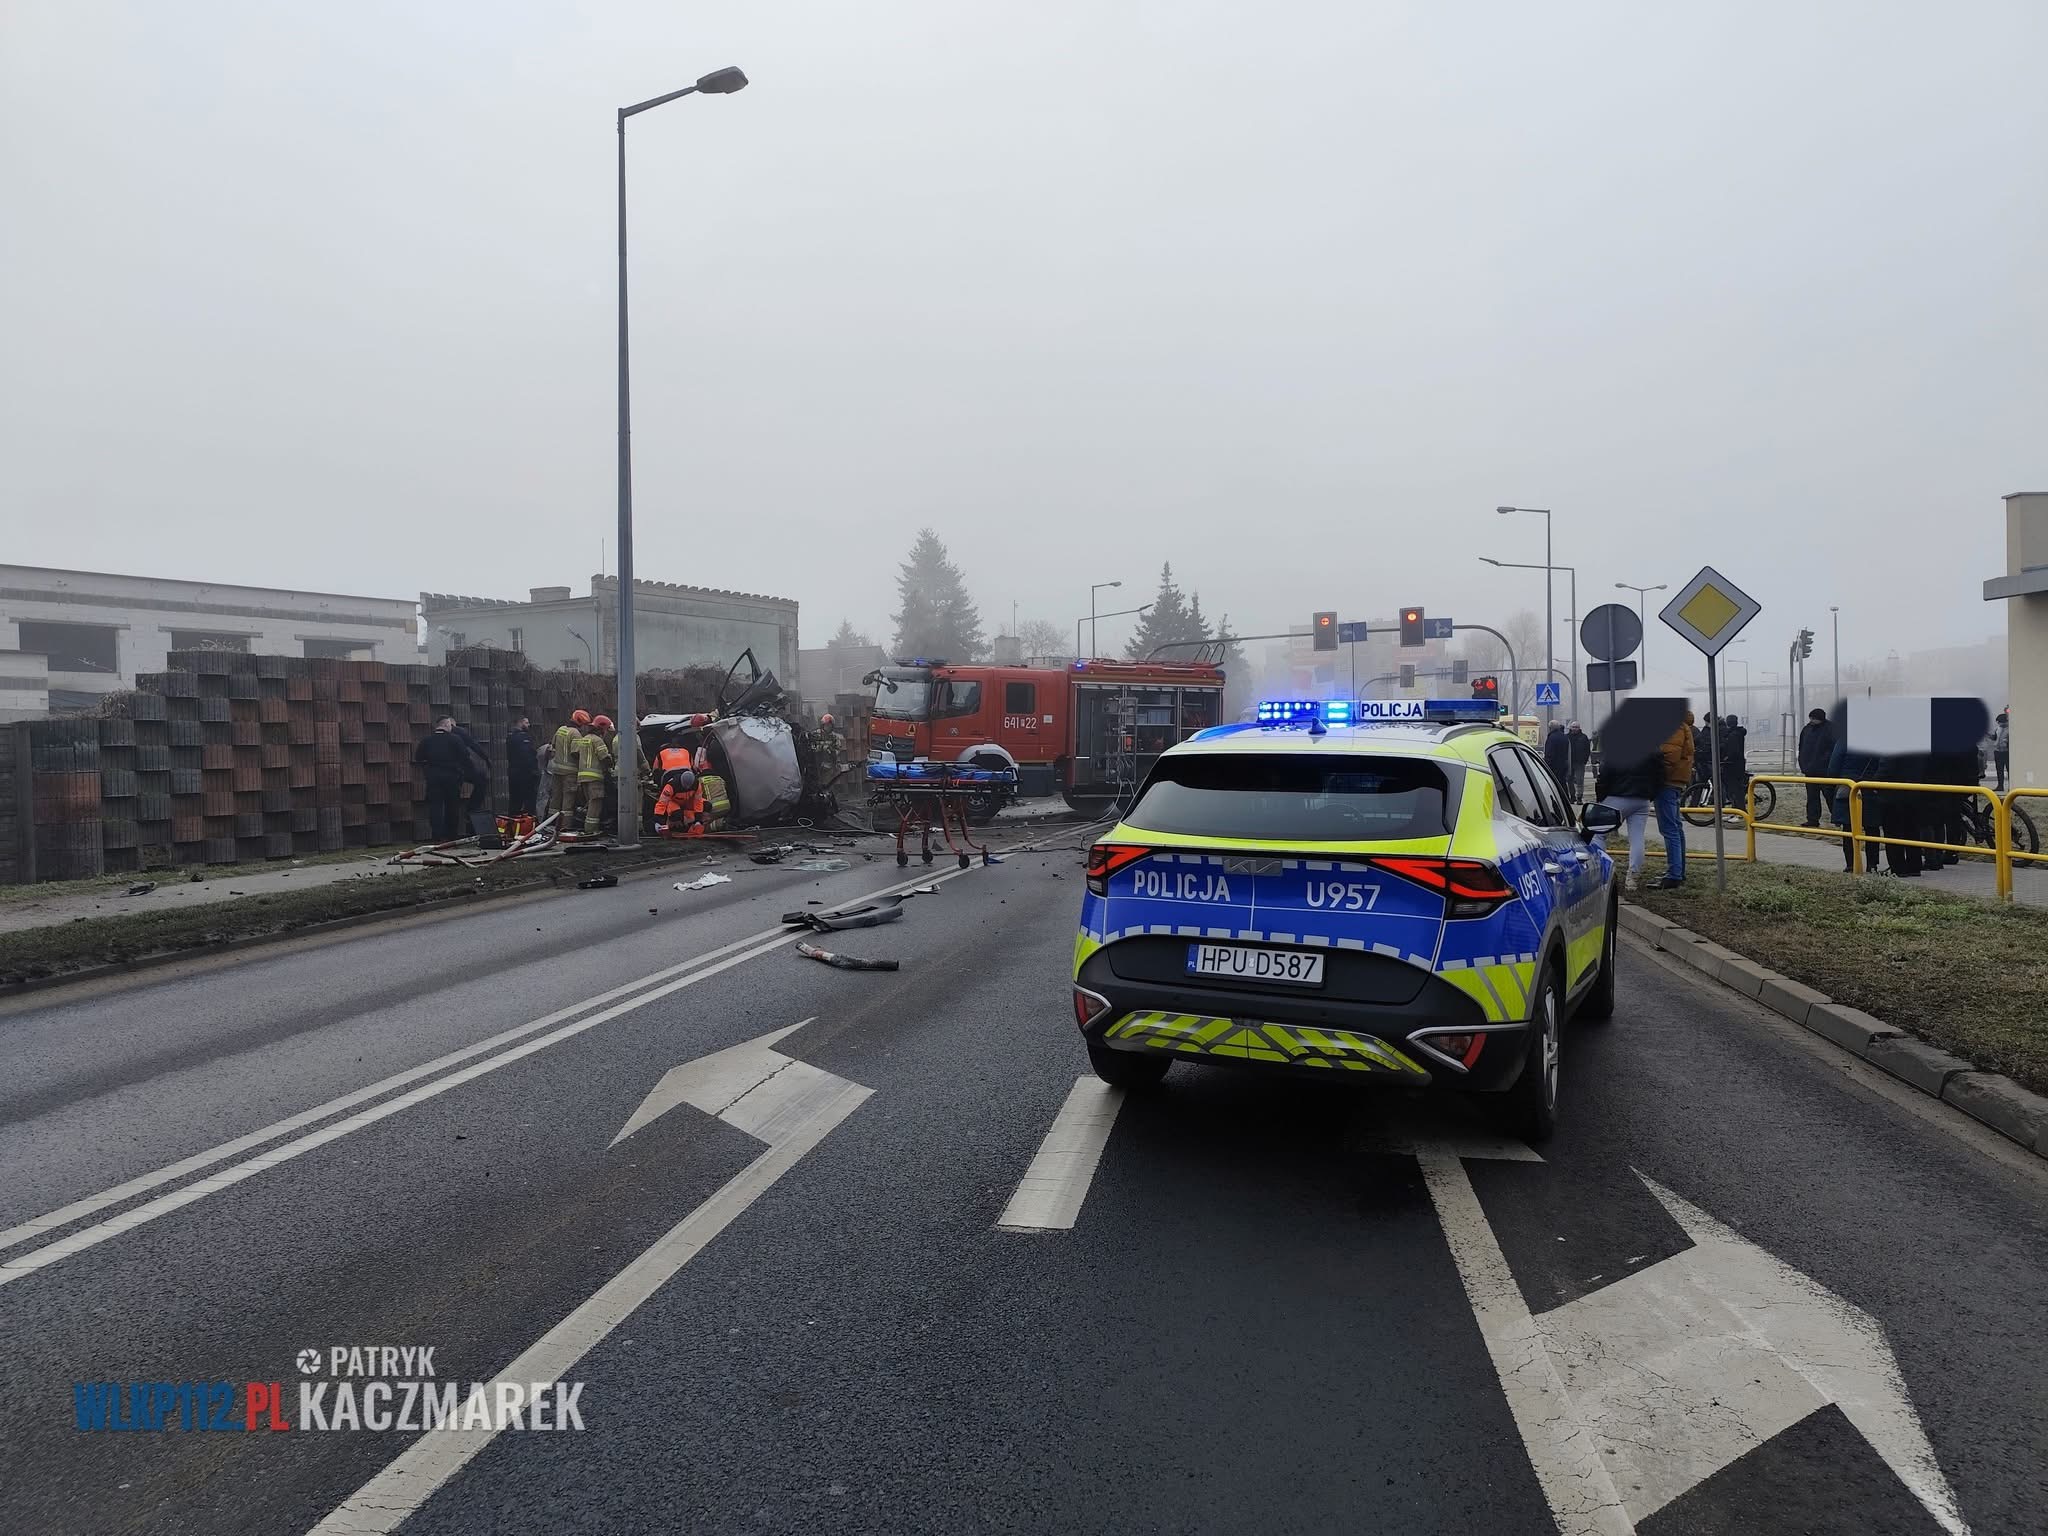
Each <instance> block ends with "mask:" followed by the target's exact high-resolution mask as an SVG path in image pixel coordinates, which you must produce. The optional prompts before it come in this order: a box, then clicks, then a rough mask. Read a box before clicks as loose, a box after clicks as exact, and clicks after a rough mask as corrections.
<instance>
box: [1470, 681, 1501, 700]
mask: <svg viewBox="0 0 2048 1536" xmlns="http://www.w3.org/2000/svg"><path fill="white" fill-rule="evenodd" d="M1472 697H1473V698H1475V699H1493V700H1495V701H1496V702H1497V701H1498V700H1499V698H1500V679H1499V678H1497V677H1475V678H1473V679H1472Z"/></svg>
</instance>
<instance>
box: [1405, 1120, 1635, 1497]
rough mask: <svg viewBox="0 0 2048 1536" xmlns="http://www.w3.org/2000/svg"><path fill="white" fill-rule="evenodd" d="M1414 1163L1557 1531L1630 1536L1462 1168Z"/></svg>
mask: <svg viewBox="0 0 2048 1536" xmlns="http://www.w3.org/2000/svg"><path fill="white" fill-rule="evenodd" d="M1415 1157H1416V1161H1417V1162H1418V1163H1420V1164H1421V1166H1422V1178H1423V1182H1424V1183H1425V1184H1426V1185H1427V1186H1428V1187H1429V1198H1430V1200H1431V1201H1432V1202H1433V1203H1434V1204H1435V1206H1436V1214H1437V1220H1438V1221H1440V1222H1442V1223H1443V1229H1444V1238H1445V1240H1446V1241H1447V1242H1448V1243H1449V1244H1450V1249H1451V1258H1452V1260H1453V1261H1454V1262H1455V1263H1456V1264H1457V1266H1458V1278H1459V1279H1460V1280H1462V1281H1464V1283H1465V1298H1466V1300H1467V1301H1469V1302H1470V1303H1471V1304H1472V1313H1473V1316H1475V1317H1476V1318H1477V1319H1478V1320H1479V1332H1480V1336H1481V1337H1482V1338H1484V1339H1485V1341H1486V1353H1487V1355H1488V1356H1489V1357H1490V1358H1491V1359H1492V1361H1493V1369H1494V1374H1495V1375H1497V1376H1499V1377H1500V1388H1501V1393H1502V1395H1503V1396H1505V1397H1506V1398H1507V1404H1508V1411H1509V1412H1510V1413H1511V1414H1513V1415H1514V1419H1515V1428H1516V1429H1517V1430H1519V1431H1520V1432H1521V1436H1522V1447H1523V1449H1524V1450H1526V1451H1527V1452H1528V1453H1529V1464H1530V1466H1531V1467H1533V1468H1534V1469H1535V1472H1536V1482H1537V1485H1538V1486H1539V1487H1541V1488H1542V1490H1543V1498H1544V1501H1545V1502H1546V1503H1548V1504H1549V1505H1550V1513H1551V1517H1552V1518H1553V1519H1555V1520H1556V1521H1557V1528H1558V1530H1559V1531H1561V1532H1563V1533H1564V1536H1630V1533H1632V1532H1633V1531H1634V1530H1635V1525H1634V1523H1633V1522H1632V1521H1631V1520H1630V1519H1629V1517H1628V1514H1627V1512H1626V1511H1625V1510H1624V1509H1623V1507H1622V1501H1621V1494H1620V1493H1619V1491H1617V1490H1616V1488H1615V1486H1614V1480H1613V1479H1612V1478H1611V1477H1609V1476H1608V1475H1607V1468H1606V1467H1605V1466H1604V1465H1603V1464H1602V1461H1601V1457H1600V1447H1599V1446H1598V1445H1597V1444H1596V1443H1595V1442H1594V1439H1593V1435H1592V1433H1591V1432H1590V1431H1589V1430H1588V1429H1587V1427H1586V1426H1585V1425H1584V1424H1582V1423H1581V1422H1580V1421H1579V1419H1578V1416H1577V1414H1576V1413H1575V1412H1574V1410H1573V1408H1572V1401H1571V1398H1570V1396H1569V1395H1568V1394H1567V1393H1566V1391H1565V1385H1564V1382H1563V1380H1562V1379H1561V1378H1560V1377H1559V1375H1558V1371H1557V1367H1556V1365H1555V1364H1553V1363H1552V1361H1551V1358H1550V1352H1549V1350H1548V1349H1547V1348H1546V1347H1545V1345H1544V1339H1543V1334H1542V1332H1541V1331H1540V1330H1539V1329H1538V1327H1537V1325H1536V1320H1535V1319H1534V1318H1533V1317H1531V1316H1530V1315H1529V1307H1528V1304H1527V1303H1526V1302H1524V1301H1523V1300H1522V1290H1521V1287H1520V1286H1518V1285H1516V1284H1515V1276H1514V1272H1513V1271H1512V1270H1510V1269H1509V1268H1508V1260H1507V1255H1506V1254H1504V1253H1502V1252H1501V1247H1500V1239H1499V1238H1497V1237H1495V1236H1494V1235H1493V1228H1492V1227H1491V1226H1489V1225H1488V1224H1487V1220H1486V1212H1485V1211H1484V1210H1482V1209H1481V1208H1480V1205H1479V1195H1478V1193H1477V1191H1475V1190H1474V1189H1473V1188H1472V1180H1471V1179H1470V1178H1469V1177H1468V1176H1467V1175H1466V1173H1465V1165H1464V1163H1463V1162H1461V1161H1460V1160H1459V1157H1458V1154H1457V1153H1456V1152H1455V1151H1446V1150H1443V1149H1441V1148H1436V1147H1419V1148H1417V1149H1416V1153H1415Z"/></svg>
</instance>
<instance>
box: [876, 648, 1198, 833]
mask: <svg viewBox="0 0 2048 1536" xmlns="http://www.w3.org/2000/svg"><path fill="white" fill-rule="evenodd" d="M867 681H869V682H871V683H873V685H874V689H875V705H874V719H873V721H872V723H871V724H870V726H869V737H868V750H869V752H870V754H871V755H872V754H878V753H879V754H887V755H890V756H894V757H896V758H898V759H900V760H909V759H912V758H919V757H922V758H929V759H931V760H933V761H937V762H964V763H973V764H976V765H977V766H980V767H991V768H992V767H1013V768H1015V769H1016V770H1017V777H1018V785H1019V789H1020V791H1021V792H1022V793H1023V794H1026V795H1050V794H1060V795H1064V796H1065V797H1066V802H1067V804H1068V805H1070V806H1072V807H1073V808H1074V809H1075V810H1077V811H1082V812H1085V813H1086V814H1088V815H1091V816H1099V815H1102V814H1103V813H1104V812H1106V811H1108V810H1109V809H1110V807H1111V806H1112V805H1113V804H1115V802H1116V801H1117V799H1118V798H1120V797H1122V796H1127V795H1129V794H1130V792H1131V791H1132V790H1134V789H1136V788H1137V786H1138V784H1139V783H1140V782H1141V781H1142V780H1143V779H1144V777H1145V774H1146V771H1147V770H1148V769H1150V768H1151V766H1152V761H1153V759H1154V758H1156V757H1158V756H1159V754H1160V753H1161V752H1164V751H1165V750H1166V749H1167V748H1168V747H1170V746H1172V745H1174V744H1175V743H1176V742H1180V741H1185V740H1186V739H1187V738H1188V737H1189V736H1191V735H1192V734H1194V733H1195V732H1196V731H1199V730H1201V729H1202V728H1203V727H1204V726H1210V725H1216V724H1218V723H1220V722H1221V721H1222V719H1223V670H1222V668H1220V667H1216V666H1211V665H1208V664H1206V663H1168V662H1154V661H1101V660H1093V659H1090V660H1084V661H1077V662H1074V663H1073V664H1072V665H1070V666H1067V667H1060V668H1054V667H978V666H954V665H952V664H951V663H948V662H943V661H908V662H902V663H899V664H898V665H896V666H893V667H882V668H879V669H878V670H876V671H875V672H874V673H872V674H871V675H870V676H869V678H868V679H867ZM980 809H981V810H983V811H984V812H985V813H986V814H989V815H992V814H994V811H995V809H996V807H995V806H993V805H991V806H988V807H982V808H980Z"/></svg>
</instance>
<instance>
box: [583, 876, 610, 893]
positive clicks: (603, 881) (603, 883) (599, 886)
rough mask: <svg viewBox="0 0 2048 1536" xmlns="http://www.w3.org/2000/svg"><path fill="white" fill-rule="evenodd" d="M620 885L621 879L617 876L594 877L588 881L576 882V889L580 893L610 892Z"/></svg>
mask: <svg viewBox="0 0 2048 1536" xmlns="http://www.w3.org/2000/svg"><path fill="white" fill-rule="evenodd" d="M618 883H619V877H618V876H617V875H592V876H591V877H590V878H589V879H588V880H578V881H577V882H576V889H577V890H579V891H608V890H610V889H611V888H612V887H613V886H615V885H617V884H618Z"/></svg>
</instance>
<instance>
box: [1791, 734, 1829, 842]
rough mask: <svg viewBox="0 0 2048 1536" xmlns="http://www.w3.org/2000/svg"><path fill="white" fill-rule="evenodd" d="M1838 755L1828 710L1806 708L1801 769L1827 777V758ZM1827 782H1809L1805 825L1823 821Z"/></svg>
mask: <svg viewBox="0 0 2048 1536" xmlns="http://www.w3.org/2000/svg"><path fill="white" fill-rule="evenodd" d="M1834 755H1835V733H1834V731H1833V730H1832V729H1831V728H1830V727H1829V725H1828V712H1827V711H1826V710H1824V709H1811V710H1808V711H1807V712H1806V724H1805V725H1804V726H1802V727H1801V728H1800V731H1799V771H1800V772H1801V773H1803V774H1805V775H1806V776H1807V777H1808V778H1810V779H1824V778H1826V777H1828V760H1829V759H1830V758H1832V757H1833V756H1834ZM1828 798H1829V796H1828V792H1827V789H1826V787H1825V786H1823V785H1820V784H1809V785H1807V786H1806V820H1805V821H1804V822H1802V823H1801V825H1802V826H1808V827H1817V826H1819V825H1820V813H1821V809H1822V807H1823V805H1824V804H1825V803H1826V801H1827V800H1828Z"/></svg>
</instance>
